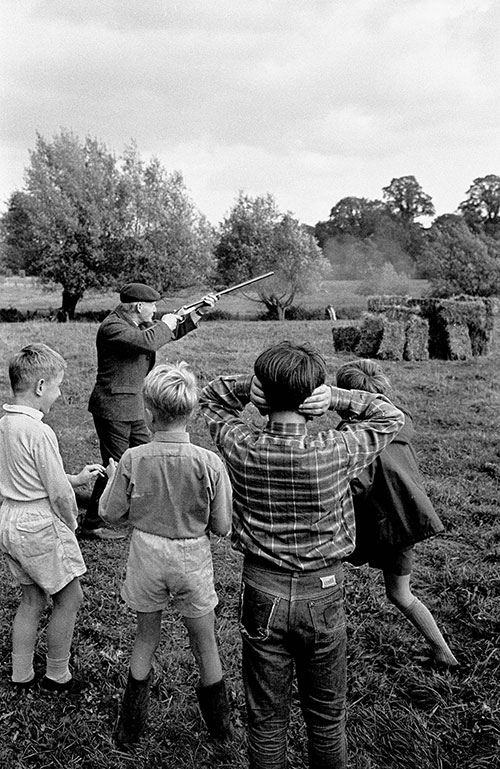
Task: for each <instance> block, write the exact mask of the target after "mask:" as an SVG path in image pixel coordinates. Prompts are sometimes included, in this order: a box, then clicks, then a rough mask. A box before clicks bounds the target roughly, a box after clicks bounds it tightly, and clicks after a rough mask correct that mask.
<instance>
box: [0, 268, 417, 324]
mask: <svg viewBox="0 0 500 769" xmlns="http://www.w3.org/2000/svg"><path fill="white" fill-rule="evenodd" d="M359 285H360V281H356V280H342V281H334V280H325V281H322V283H321V286H319V287H317V288H316V289H315V291H314V292H313V293H311V294H307V295H305V296H302V297H297V300H296V302H295V304H297V305H301V306H302V307H305V308H306V309H315V308H317V307H326V305H327V304H332V305H333V306H334V307H337V308H338V307H361V308H363V309H365V308H366V296H362V295H361V294H359V293H358V288H359ZM410 285H411V292H412V296H421V295H422V293H423V292H424V291H426V289H427V288H428V283H427V281H425V280H412V281H410ZM204 293H205V289H203V288H200V290H199V291H196V292H195V293H193V292H192V291H189V290H187V291H186V292H184V293H182V292H179V293H176V294H171V295H169V296H168V297H166V298H165V299H164V300H162V302H161V303H160V304H159V310H160V311H162V312H167V311H170V312H171V311H172V310H173V309H176V308H177V307H181V306H182V305H183V304H188V303H189V302H192V301H195V300H196V299H199V298H200V297H201V296H202V295H203V294H204ZM248 296H253V297H255V294H254V293H253V294H252V293H251V292H250V293H249V294H248ZM117 302H118V294H116V293H113V292H107V293H103V292H96V291H88V292H87V293H86V294H85V295H84V296H83V298H82V300H81V301H80V302H79V303H78V305H77V308H76V312H77V313H79V312H82V313H83V312H88V311H91V310H110V309H112V308H113V307H114V306H115V304H116V303H117ZM60 306H61V289H60V288H59V287H46V286H42V285H41V284H39V283H37V282H36V281H35V280H34V279H33V278H25V279H23V278H8V279H5V278H2V277H1V276H0V308H3V309H6V308H9V307H15V308H17V309H18V310H22V311H26V310H31V311H32V310H49V309H50V310H53V311H54V312H56V311H57V309H58V308H59V307H60ZM218 306H219V307H220V309H221V310H224V311H226V312H230V313H232V314H234V315H240V316H241V317H242V318H245V317H250V316H254V315H258V314H259V313H261V312H262V311H263V310H264V308H263V306H262V305H261V304H260V303H256V302H255V301H252V300H251V299H249V298H247V296H245V294H244V293H243V292H242V291H238V292H235V293H234V294H228V295H227V296H224V297H223V299H222V300H221V302H220V304H219V305H218Z"/></svg>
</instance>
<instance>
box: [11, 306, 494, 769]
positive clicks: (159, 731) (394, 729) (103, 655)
mask: <svg viewBox="0 0 500 769" xmlns="http://www.w3.org/2000/svg"><path fill="white" fill-rule="evenodd" d="M325 303H326V302H325ZM96 331H97V324H95V323H68V324H64V325H58V324H55V323H34V322H28V323H10V324H0V361H2V362H3V363H2V367H1V368H0V398H2V399H3V400H0V403H3V402H5V401H6V400H8V399H9V398H10V393H9V388H8V381H7V372H6V365H5V364H6V361H7V360H8V358H9V356H10V355H11V354H12V353H13V352H14V351H16V350H18V349H19V348H20V347H22V346H23V345H25V344H27V343H29V342H32V341H43V342H46V343H47V344H49V345H51V346H52V347H55V348H56V349H57V350H59V351H60V352H61V353H62V354H63V355H64V357H65V358H66V359H67V360H68V369H67V375H66V379H65V382H64V384H63V388H62V389H63V394H64V400H63V399H61V400H59V401H58V402H57V403H56V404H55V405H54V408H53V410H52V412H51V414H50V415H49V422H50V424H51V425H52V426H53V427H54V429H55V430H56V432H57V434H58V436H59V441H60V446H61V452H62V455H63V458H64V461H65V464H66V467H67V470H68V471H69V472H77V471H78V470H79V469H80V468H81V466H82V465H83V464H84V463H85V462H89V461H94V460H96V459H98V456H99V454H98V443H97V439H96V435H95V432H94V427H93V423H92V419H91V416H90V414H89V413H88V411H87V402H88V396H89V393H90V391H91V388H92V385H93V381H94V377H95V366H96V355H95V334H96ZM284 338H289V339H290V338H293V340H294V341H296V342H304V341H310V342H313V343H314V344H315V345H316V346H317V347H318V348H319V349H320V350H321V352H322V353H323V354H324V355H325V357H326V360H327V364H328V369H329V372H330V377H333V375H334V372H335V369H336V368H337V367H338V365H339V363H341V362H344V361H345V360H347V359H348V356H347V354H345V353H341V354H336V353H335V352H334V350H333V345H332V336H331V324H330V323H328V322H325V321H297V322H295V323H287V322H282V323H280V322H267V323H263V322H257V323H255V322H248V323H247V322H241V323H237V324H236V323H234V324H233V323H228V322H224V323H221V322H217V321H214V322H211V323H201V324H200V327H199V329H198V330H196V331H194V332H193V333H191V334H189V335H188V336H187V337H185V338H183V339H180V340H179V341H177V342H173V343H171V344H168V345H166V346H165V347H164V348H163V349H162V350H161V351H160V354H159V360H160V361H163V360H165V359H166V358H167V357H168V359H169V360H171V361H174V360H177V359H179V358H184V359H186V360H188V361H190V362H191V363H192V365H193V366H194V368H195V370H196V372H197V374H198V376H199V379H200V382H201V383H203V382H205V381H207V380H208V379H211V378H212V377H214V376H216V375H217V374H220V373H224V372H240V373H247V372H249V371H251V367H252V363H253V361H254V359H255V357H256V355H257V354H258V353H259V352H260V351H261V350H262V349H263V348H264V347H266V346H268V345H269V344H271V343H273V342H274V341H277V340H280V339H284ZM499 353H500V345H498V344H497V345H496V348H495V349H494V350H493V351H492V353H491V355H490V356H488V357H484V358H480V359H475V360H469V361H456V362H448V361H442V360H430V361H424V362H401V363H396V362H387V363H384V367H385V368H386V370H387V372H388V373H389V375H390V377H391V378H392V380H393V383H394V386H395V392H396V398H397V400H398V401H399V402H402V403H404V404H406V406H407V407H408V408H409V409H410V410H411V411H412V412H413V414H414V417H415V423H416V430H417V438H416V442H415V443H416V448H417V452H418V456H419V460H420V463H421V467H422V469H423V471H424V474H425V483H426V487H427V489H428V492H429V495H430V496H431V498H432V500H433V502H434V505H435V507H436V510H437V512H438V514H439V515H440V517H441V519H442V521H443V523H444V526H445V531H444V533H443V535H441V536H439V537H435V538H434V539H431V540H429V541H427V542H424V543H421V544H420V545H419V546H417V548H416V551H417V553H416V559H415V571H414V576H413V580H412V582H413V585H414V590H415V593H416V594H417V595H418V596H419V597H421V598H422V599H423V600H424V601H425V603H426V604H427V605H428V606H429V607H430V608H431V609H432V611H433V612H434V614H435V616H436V619H437V620H438V622H439V623H440V625H441V626H442V628H443V629H444V631H445V632H446V633H447V635H448V638H449V642H450V645H451V647H452V648H453V650H454V651H455V653H456V654H457V656H458V658H459V659H460V661H461V663H462V668H461V669H460V670H459V671H458V672H456V673H454V674H452V673H449V672H438V671H433V670H429V669H426V668H425V667H424V665H423V662H424V659H425V656H426V654H427V648H426V645H425V642H424V641H423V639H422V638H420V637H419V636H418V635H417V633H416V631H415V630H414V629H413V628H412V626H411V625H410V624H409V623H408V622H407V621H405V620H404V618H403V617H402V616H401V615H399V614H398V612H397V611H396V610H395V609H394V608H391V607H390V606H389V605H388V603H387V601H386V599H385V597H384V590H383V582H382V577H381V574H380V572H378V571H376V570H373V569H369V568H368V567H366V566H363V567H361V568H359V569H355V568H351V567H347V579H346V611H347V622H348V658H349V687H348V706H349V707H348V721H347V734H348V740H349V753H350V762H349V769H493V767H498V750H499V745H500V689H499V680H500V619H499V613H498V596H499V591H500V509H499V498H500V439H499V435H500V424H499V413H500V396H499V391H498V386H497V385H498V354H499ZM251 411H252V410H250V415H249V419H256V420H260V419H261V418H260V417H259V415H258V414H257V413H256V412H254V413H253V414H252V413H251ZM333 420H334V417H333V415H331V416H329V417H327V418H324V420H321V421H320V422H317V421H316V420H314V421H313V422H312V423H311V424H310V426H309V429H310V430H315V429H317V428H318V426H326V424H325V423H327V424H330V425H333V424H335V422H334V421H333ZM191 435H192V439H193V440H194V441H195V442H196V443H199V444H201V445H204V446H207V447H211V446H212V444H211V441H210V436H209V434H208V431H207V428H206V426H205V424H204V421H203V420H202V418H201V417H200V415H199V414H197V415H195V417H194V418H193V420H192V424H191ZM82 550H83V553H84V557H85V560H86V563H87V566H88V573H87V574H86V575H85V576H84V578H83V580H82V582H83V588H84V593H85V603H84V606H83V608H82V610H81V612H80V614H79V617H78V621H77V627H76V632H75V639H74V644H73V665H74V667H75V670H76V671H78V673H79V675H80V676H82V677H83V678H84V679H86V680H87V682H88V689H87V691H86V692H85V694H84V695H83V696H82V697H80V698H78V699H77V700H72V698H64V697H62V698H60V699H56V698H52V697H48V696H45V695H43V694H40V693H35V694H28V695H22V696H20V697H19V696H17V697H16V695H14V694H13V693H12V691H11V689H10V687H9V683H8V679H9V673H10V624H11V621H12V615H13V612H14V611H15V606H16V602H17V592H16V590H14V589H13V588H12V585H11V580H10V578H9V576H8V573H7V570H6V568H5V567H4V566H3V564H1V563H0V590H1V594H2V601H1V602H0V722H1V727H2V728H1V732H0V767H2V768H3V767H5V768H6V769H54V767H55V768H59V769H63V768H64V769H129V768H131V767H134V769H156V767H158V768H160V767H164V769H167V768H168V769H180V768H181V767H183V769H184V768H185V767H186V768H187V769H246V767H247V766H248V762H247V758H246V750H245V742H244V740H245V730H244V726H245V720H246V714H245V705H244V697H243V687H242V682H241V673H240V636H239V630H238V593H239V576H240V571H241V556H240V555H238V554H237V553H235V552H234V551H233V550H231V548H230V546H229V543H228V542H227V540H219V539H217V538H213V553H214V569H215V577H216V587H217V591H218V595H219V597H220V600H221V605H220V608H219V611H218V619H217V631H218V636H219V639H220V645H221V655H222V660H223V665H224V669H225V671H226V676H227V681H228V687H229V691H230V696H231V701H232V704H233V709H234V723H235V737H234V740H233V742H232V744H231V747H230V749H229V751H228V752H226V753H224V752H220V751H218V750H217V748H216V747H215V746H214V745H213V744H212V743H211V742H210V740H209V739H208V737H207V733H206V730H205V728H204V727H203V725H202V723H201V720H200V717H199V714H198V710H197V706H196V696H195V692H194V687H195V686H196V683H197V674H196V670H195V666H194V664H193V661H192V658H191V655H190V652H189V649H188V644H187V639H186V634H185V631H184V628H183V626H182V623H181V621H180V619H179V617H178V615H177V614H176V613H175V612H174V611H173V610H172V611H166V612H165V617H164V622H163V634H162V643H161V645H160V647H159V649H158V653H157V655H156V661H155V683H154V686H153V692H152V707H151V718H150V724H149V728H148V730H147V733H146V735H145V737H144V739H143V740H142V742H141V744H140V745H139V746H138V747H137V748H136V749H135V750H134V751H133V752H132V753H131V754H125V753H121V752H119V751H118V750H116V748H115V747H114V744H113V740H112V734H113V729H114V727H115V723H116V716H117V710H118V703H119V701H120V698H121V695H122V691H123V687H124V684H125V680H126V675H127V666H128V660H129V655H130V651H131V645H132V640H133V634H134V627H135V624H134V616H133V614H132V612H130V611H129V610H128V609H127V608H126V607H125V605H124V603H123V601H122V600H121V599H120V585H121V582H122V578H123V572H124V567H125V563H126V557H127V543H126V542H108V543H106V542H91V541H84V542H82ZM43 624H45V619H44V621H43ZM39 651H40V653H41V654H42V659H43V653H44V651H45V642H44V638H43V634H42V638H41V641H40V644H39ZM305 745H306V740H305V729H304V725H303V722H302V719H301V718H300V716H299V705H298V700H297V697H294V703H293V711H292V719H291V730H290V745H289V747H290V751H289V752H290V769H304V767H305V766H307V756H306V750H305ZM495 756H496V758H495Z"/></svg>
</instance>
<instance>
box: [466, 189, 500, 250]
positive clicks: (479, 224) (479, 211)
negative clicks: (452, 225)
mask: <svg viewBox="0 0 500 769" xmlns="http://www.w3.org/2000/svg"><path fill="white" fill-rule="evenodd" d="M466 194H467V197H466V199H465V200H464V201H462V203H460V205H459V207H458V209H459V211H460V212H461V213H462V215H463V217H464V219H465V221H466V222H467V224H468V226H469V227H470V229H471V230H473V231H474V232H479V233H480V232H484V233H485V234H486V235H491V236H492V237H500V176H496V175H495V174H488V175H487V176H481V177H478V178H477V179H474V181H473V182H472V184H471V186H470V187H469V189H468V190H467V193H466Z"/></svg>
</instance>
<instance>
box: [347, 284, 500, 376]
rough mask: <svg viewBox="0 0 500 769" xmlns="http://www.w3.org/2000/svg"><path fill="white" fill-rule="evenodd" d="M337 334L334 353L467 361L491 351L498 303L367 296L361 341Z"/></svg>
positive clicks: (499, 322) (499, 326) (498, 324)
mask: <svg viewBox="0 0 500 769" xmlns="http://www.w3.org/2000/svg"><path fill="white" fill-rule="evenodd" d="M349 328H350V327H349ZM339 331H341V329H334V346H335V349H336V350H340V349H344V350H345V349H350V350H352V351H353V352H355V353H356V355H359V356H361V357H364V358H380V359H384V360H407V361H419V360H428V358H429V357H431V358H441V359H444V360H468V359H470V358H472V357H474V356H477V355H487V354H488V352H489V351H490V346H491V339H492V336H493V333H494V332H495V331H496V332H498V331H500V299H498V298H480V297H471V296H456V297H453V298H451V299H415V298H412V297H409V296H392V295H391V296H371V297H368V312H367V313H365V314H364V316H363V320H362V323H361V326H360V328H359V329H357V332H358V334H359V337H358V336H357V335H356V334H355V333H353V332H351V333H350V335H348V334H347V332H348V329H346V328H344V329H342V332H343V334H344V336H343V341H342V340H341V339H340V338H339V337H338V336H336V334H338V332H339ZM349 345H351V346H349Z"/></svg>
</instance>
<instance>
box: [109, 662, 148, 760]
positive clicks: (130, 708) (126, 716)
mask: <svg viewBox="0 0 500 769" xmlns="http://www.w3.org/2000/svg"><path fill="white" fill-rule="evenodd" d="M151 677H152V671H150V672H149V675H148V677H147V678H145V679H143V680H142V681H138V680H137V679H136V678H134V677H133V675H132V673H131V672H130V670H129V672H128V680H127V686H126V687H125V692H124V694H123V700H122V709H121V713H120V718H119V719H118V727H117V729H116V734H115V741H116V743H117V745H120V746H126V745H129V744H130V743H133V742H138V740H139V739H140V737H141V736H142V734H143V733H144V730H145V728H146V722H147V720H148V707H149V685H150V683H151Z"/></svg>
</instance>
